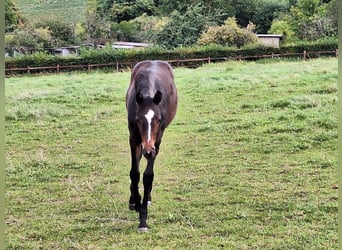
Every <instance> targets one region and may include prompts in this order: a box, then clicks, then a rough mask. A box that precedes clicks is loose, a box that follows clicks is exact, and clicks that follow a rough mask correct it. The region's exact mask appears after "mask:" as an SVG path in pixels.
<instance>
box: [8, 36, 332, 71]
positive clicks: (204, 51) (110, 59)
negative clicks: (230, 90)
mask: <svg viewBox="0 0 342 250" xmlns="http://www.w3.org/2000/svg"><path fill="white" fill-rule="evenodd" d="M337 48H338V45H337V41H325V42H316V43H300V44H295V45H287V46H281V47H279V48H272V47H265V46H261V45H257V46H249V47H244V48H241V49H236V48H229V47H224V46H219V45H211V46H201V47H190V48H178V49H174V50H164V49H161V48H158V47H151V48H144V49H112V48H110V47H106V48H103V49H98V50H93V49H92V50H83V49H82V50H81V53H80V56H67V57H62V56H52V55H48V54H46V53H43V52H38V53H35V54H32V55H24V56H19V57H14V58H6V59H5V67H6V69H10V68H27V67H44V66H56V65H60V66H64V65H65V66H68V65H83V64H104V63H114V62H121V63H125V62H138V61H142V60H166V61H167V60H178V59H179V60H182V59H195V58H207V57H212V58H216V57H225V58H235V57H239V56H243V57H245V56H262V55H271V54H272V53H273V54H288V53H303V51H304V50H306V51H307V52H308V53H310V52H320V51H334V50H336V49H337Z"/></svg>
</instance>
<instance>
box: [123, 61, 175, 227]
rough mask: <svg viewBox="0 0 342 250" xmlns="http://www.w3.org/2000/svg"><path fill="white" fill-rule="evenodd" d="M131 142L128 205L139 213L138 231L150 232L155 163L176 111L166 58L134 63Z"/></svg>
mask: <svg viewBox="0 0 342 250" xmlns="http://www.w3.org/2000/svg"><path fill="white" fill-rule="evenodd" d="M126 108H127V113H128V129H129V132H130V137H129V143H130V147H131V157H132V159H131V160H132V164H131V171H130V178H131V186H130V189H131V196H130V199H129V208H130V209H131V210H134V209H135V210H136V211H137V212H139V219H140V224H139V227H138V230H140V231H147V230H148V227H147V223H146V220H147V205H148V204H149V203H151V190H152V183H153V177H154V172H153V165H154V160H155V159H156V156H157V155H158V151H159V146H160V143H161V139H162V136H163V133H164V130H165V128H166V127H167V126H168V125H169V124H170V123H171V121H172V120H173V118H174V117H175V115H176V111H177V89H176V86H175V83H174V74H173V70H172V68H171V66H170V65H169V64H168V63H167V62H164V61H142V62H140V63H138V64H137V65H135V67H134V68H133V70H132V73H131V82H130V85H129V88H128V90H127V93H126ZM142 155H144V156H145V158H146V160H147V167H146V169H145V171H144V174H143V184H144V196H143V199H142V202H141V196H140V194H139V189H138V184H139V180H140V172H139V163H140V160H141V158H142Z"/></svg>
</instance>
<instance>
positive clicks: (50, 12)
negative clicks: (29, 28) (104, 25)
mask: <svg viewBox="0 0 342 250" xmlns="http://www.w3.org/2000/svg"><path fill="white" fill-rule="evenodd" d="M13 2H14V3H15V5H16V7H17V8H18V9H19V13H20V14H21V16H22V17H24V18H27V19H28V20H29V21H31V22H34V21H36V20H39V19H47V18H53V17H57V18H58V19H62V20H65V21H67V22H70V23H74V22H75V23H78V22H81V21H83V20H84V19H85V14H84V10H85V8H86V4H87V2H86V1H83V0H14V1H13Z"/></svg>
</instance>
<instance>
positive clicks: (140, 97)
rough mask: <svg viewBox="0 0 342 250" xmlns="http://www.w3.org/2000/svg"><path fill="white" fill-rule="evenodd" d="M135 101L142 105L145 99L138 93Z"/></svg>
mask: <svg viewBox="0 0 342 250" xmlns="http://www.w3.org/2000/svg"><path fill="white" fill-rule="evenodd" d="M135 100H136V101H137V103H138V104H139V105H140V104H142V102H143V101H144V97H143V95H142V94H141V93H140V92H138V93H137V95H136V96H135Z"/></svg>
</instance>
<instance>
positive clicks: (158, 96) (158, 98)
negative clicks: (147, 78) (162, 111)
mask: <svg viewBox="0 0 342 250" xmlns="http://www.w3.org/2000/svg"><path fill="white" fill-rule="evenodd" d="M162 97H163V95H162V93H161V92H160V91H159V90H158V91H157V93H156V94H155V95H154V98H153V102H154V103H155V104H159V103H160V102H161V100H162Z"/></svg>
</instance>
